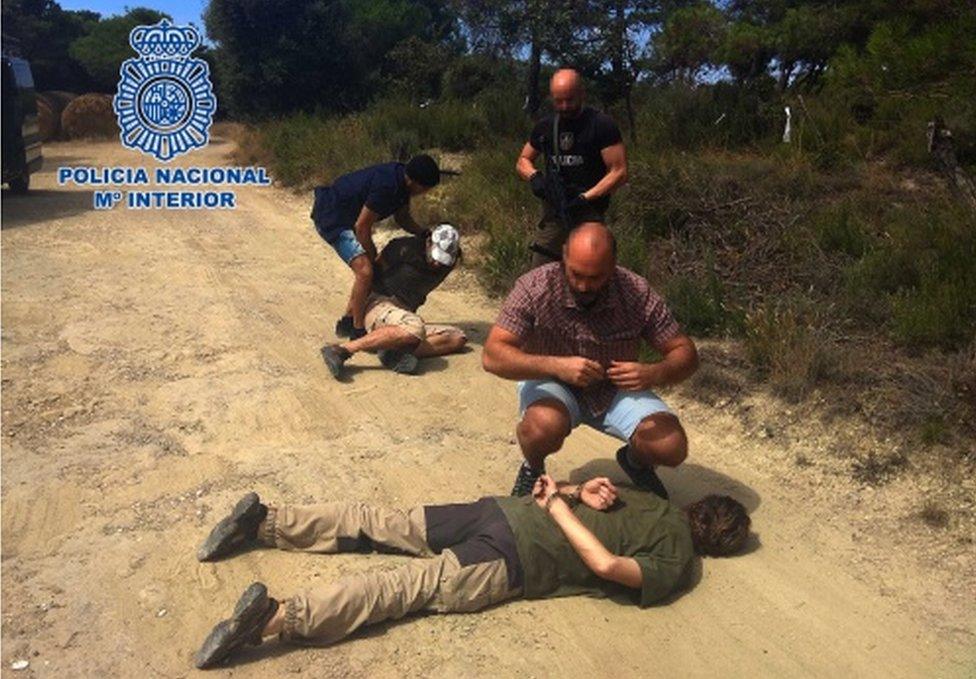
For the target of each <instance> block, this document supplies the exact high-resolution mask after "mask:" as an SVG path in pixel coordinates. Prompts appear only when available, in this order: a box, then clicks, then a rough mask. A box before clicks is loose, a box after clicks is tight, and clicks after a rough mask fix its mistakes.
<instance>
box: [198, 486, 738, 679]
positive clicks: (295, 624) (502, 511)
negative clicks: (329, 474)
mask: <svg viewBox="0 0 976 679" xmlns="http://www.w3.org/2000/svg"><path fill="white" fill-rule="evenodd" d="M611 509H612V511H609V510H611ZM749 525H750V519H749V515H748V514H747V513H746V510H745V507H743V506H742V505H741V504H740V503H739V502H737V501H736V500H734V499H732V498H731V497H728V496H717V495H709V496H707V497H705V498H704V499H702V500H699V501H698V502H695V503H694V504H692V505H690V506H688V507H687V508H686V509H685V510H684V511H682V510H681V509H679V508H678V507H676V506H675V505H673V504H670V503H669V502H668V501H666V500H664V499H662V498H660V497H658V496H657V495H655V494H653V493H646V492H641V491H638V490H636V489H632V488H623V487H621V488H617V487H616V486H615V485H614V484H613V483H612V482H611V481H610V480H609V479H607V478H603V477H600V478H594V479H591V480H589V481H587V482H586V483H584V484H582V485H579V486H571V485H567V484H557V483H556V482H555V481H554V480H553V479H552V478H551V477H550V476H548V475H544V476H542V477H540V478H539V479H538V480H537V481H536V484H535V487H534V489H533V492H532V496H531V497H528V496H526V497H488V498H482V499H480V500H478V501H476V502H472V503H467V504H447V505H431V506H423V507H414V508H413V509H409V510H405V511H404V510H392V509H381V508H377V507H371V506H369V505H366V504H363V503H356V502H330V503H327V504H319V505H309V506H290V505H281V506H266V505H263V504H261V502H260V499H259V498H258V496H257V495H256V494H255V493H249V494H248V495H245V496H244V498H242V499H241V500H240V501H239V502H238V503H237V505H236V506H235V507H234V509H233V512H232V513H231V514H230V515H229V516H227V517H226V518H224V519H223V520H221V521H220V522H219V523H218V524H217V525H216V526H215V527H214V528H213V530H212V531H211V532H210V535H209V536H208V537H207V539H206V540H205V541H204V542H203V544H202V545H201V547H200V549H199V550H198V552H197V558H198V559H199V560H200V561H213V560H216V559H219V558H221V557H224V556H228V555H230V554H232V553H234V552H237V551H241V550H243V549H247V548H249V547H251V546H254V545H264V546H268V547H277V548H278V549H284V550H294V551H305V552H319V553H336V552H343V551H364V550H369V549H371V548H377V549H378V548H384V551H388V550H394V551H397V552H401V553H406V554H410V555H413V556H419V557H428V558H426V559H424V560H422V561H415V562H412V563H410V564H409V565H405V566H401V567H399V568H396V569H394V570H385V571H378V572H377V571H373V572H367V573H362V574H358V575H353V576H347V577H344V578H341V579H339V580H336V581H334V582H332V583H329V584H322V585H318V584H317V585H315V586H314V587H313V588H312V589H308V590H305V591H304V592H301V593H299V594H296V595H294V596H292V597H290V598H287V599H281V600H279V599H275V598H272V597H270V596H269V595H268V590H267V587H266V586H265V585H264V584H262V583H260V582H256V583H254V584H252V585H251V586H250V587H248V588H247V589H246V590H245V591H244V593H243V595H242V596H241V597H240V599H239V600H238V602H237V605H236V606H235V608H234V612H233V614H232V615H231V617H230V618H228V619H226V620H223V621H222V622H220V623H218V624H217V625H216V626H215V627H214V628H213V630H212V631H211V632H210V634H209V635H208V636H207V638H206V640H205V641H204V643H203V645H202V647H201V648H200V650H199V651H198V652H197V654H196V657H195V663H196V666H197V667H199V668H201V669H203V668H208V667H213V666H215V665H217V664H219V663H220V662H222V661H223V660H224V659H226V658H228V657H230V656H231V655H232V654H233V653H234V652H235V651H236V650H237V649H239V648H240V647H241V646H243V645H244V644H255V645H256V644H260V643H261V642H262V640H263V638H265V637H269V636H275V635H278V636H279V638H280V639H281V640H282V641H286V642H288V641H294V642H297V643H305V644H307V643H318V644H329V643H333V642H336V641H339V640H340V639H342V638H344V637H346V636H348V635H349V634H350V633H352V632H353V631H354V630H356V629H357V628H359V627H360V626H362V625H364V624H375V623H378V622H381V621H384V620H390V619H399V618H402V617H404V616H405V615H407V614H409V613H417V612H420V611H434V612H438V613H460V612H470V611H476V610H479V609H482V608H485V607H487V606H491V605H494V604H497V603H500V602H502V601H505V600H508V599H513V598H518V597H522V598H527V599H538V598H549V597H558V596H568V595H575V594H583V595H589V596H597V597H600V596H607V595H614V594H620V593H625V592H627V593H630V594H631V596H632V598H633V600H634V602H635V603H637V604H638V605H640V606H642V607H643V606H648V605H650V604H653V603H657V602H660V601H662V600H663V599H665V598H666V597H668V596H669V595H670V594H672V593H673V592H675V591H677V590H679V589H681V588H683V587H685V586H687V583H688V576H689V574H690V570H691V569H690V565H691V563H692V561H693V555H694V553H698V554H708V555H712V556H726V555H729V554H733V553H735V552H737V551H738V550H739V549H740V548H741V547H742V545H743V543H744V542H745V539H746V537H747V536H748V534H749ZM611 549H612V550H613V551H611Z"/></svg>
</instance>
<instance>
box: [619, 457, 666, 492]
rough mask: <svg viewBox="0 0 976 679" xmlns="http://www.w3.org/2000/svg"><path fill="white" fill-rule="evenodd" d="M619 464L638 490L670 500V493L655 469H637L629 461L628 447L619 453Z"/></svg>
mask: <svg viewBox="0 0 976 679" xmlns="http://www.w3.org/2000/svg"><path fill="white" fill-rule="evenodd" d="M617 464H619V465H620V468H621V469H623V470H624V471H625V472H627V476H629V477H630V480H631V481H633V482H634V486H635V487H636V488H637V489H639V490H646V491H647V492H649V493H654V494H655V495H657V496H658V497H661V498H664V499H665V500H667V499H668V491H667V489H666V488H665V487H664V484H663V483H661V479H660V478H658V475H657V472H655V471H654V467H635V466H634V465H632V464H631V463H630V460H629V459H627V446H624V447H622V448H621V449H620V450H618V451H617Z"/></svg>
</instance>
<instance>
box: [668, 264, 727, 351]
mask: <svg viewBox="0 0 976 679" xmlns="http://www.w3.org/2000/svg"><path fill="white" fill-rule="evenodd" d="M664 293H665V295H664V296H665V298H666V299H667V301H668V306H669V307H670V308H671V311H672V312H673V313H674V315H675V318H677V320H678V322H679V323H680V324H681V326H682V328H683V329H684V330H685V332H687V333H689V334H691V335H696V336H700V337H708V336H716V335H725V334H738V333H739V332H741V331H742V326H743V324H744V322H745V319H744V317H743V315H742V313H741V312H738V311H737V310H734V309H730V308H729V307H728V306H727V305H726V302H725V290H724V287H723V285H722V282H721V281H720V280H719V278H718V276H716V275H715V274H714V273H713V272H710V273H709V274H708V276H707V277H706V278H705V279H704V280H700V279H695V278H691V277H688V276H677V277H674V278H672V279H671V280H669V281H668V282H667V284H666V285H665V287H664Z"/></svg>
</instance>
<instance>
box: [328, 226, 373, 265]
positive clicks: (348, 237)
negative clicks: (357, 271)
mask: <svg viewBox="0 0 976 679" xmlns="http://www.w3.org/2000/svg"><path fill="white" fill-rule="evenodd" d="M326 242H327V243H328V244H329V245H331V246H332V249H333V250H335V251H336V253H337V254H338V255H339V256H340V257H342V261H343V262H345V263H346V264H348V263H349V262H351V261H352V260H354V259H356V257H359V255H365V254H366V250H364V249H363V246H362V244H361V243H360V242H359V239H358V238H356V234H355V233H354V232H353V230H352V229H343V230H342V231H340V232H339V233H337V234H336V235H334V236H332V237H331V240H328V241H326Z"/></svg>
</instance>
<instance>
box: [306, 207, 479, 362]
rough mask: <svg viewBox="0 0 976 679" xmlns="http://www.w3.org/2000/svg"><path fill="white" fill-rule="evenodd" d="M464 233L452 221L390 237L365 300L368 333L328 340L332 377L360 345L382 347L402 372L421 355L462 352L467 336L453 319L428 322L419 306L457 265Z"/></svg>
mask: <svg viewBox="0 0 976 679" xmlns="http://www.w3.org/2000/svg"><path fill="white" fill-rule="evenodd" d="M459 241H460V236H459V235H458V232H457V230H456V229H455V228H454V227H453V226H451V225H450V224H440V225H439V226H437V228H435V229H434V230H433V231H432V232H430V233H429V234H428V233H426V232H424V233H422V234H419V235H416V236H404V237H402V238H396V239H394V240H392V241H390V242H389V243H388V244H387V245H386V247H385V248H383V252H382V253H380V256H379V258H378V259H377V260H376V266H375V268H374V278H373V292H372V293H371V294H370V296H369V298H368V300H367V302H366V315H365V319H366V320H365V324H366V329H367V331H368V334H366V335H364V336H363V337H360V338H359V339H354V340H350V341H348V342H345V343H343V344H326V345H325V346H324V347H322V358H323V359H325V364H326V365H327V366H328V368H329V371H330V372H331V373H332V375H333V377H335V378H336V379H339V378H340V377H342V375H343V368H344V365H345V362H346V361H347V360H349V358H351V357H352V355H353V354H355V353H356V352H359V351H377V352H378V355H379V359H380V362H381V363H383V365H385V366H386V367H387V368H390V369H391V370H394V371H396V372H398V373H407V374H413V373H414V372H416V370H417V365H418V362H417V359H419V358H427V357H430V356H443V355H445V354H452V353H455V352H458V351H460V350H461V349H462V347H464V345H465V343H466V342H467V341H468V338H467V337H466V336H465V334H464V331H463V330H461V329H460V328H455V327H454V326H450V325H433V324H429V323H425V322H424V319H423V318H421V317H420V316H418V315H417V309H418V308H419V307H420V306H421V305H422V304H423V303H424V302H425V301H427V295H429V294H430V293H431V292H432V291H433V290H434V288H436V287H437V286H438V285H440V284H441V283H442V282H443V281H444V279H445V278H447V275H448V274H449V273H451V271H453V270H454V265H455V264H456V263H457V259H458V257H459V256H460V253H461V249H460V246H459Z"/></svg>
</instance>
